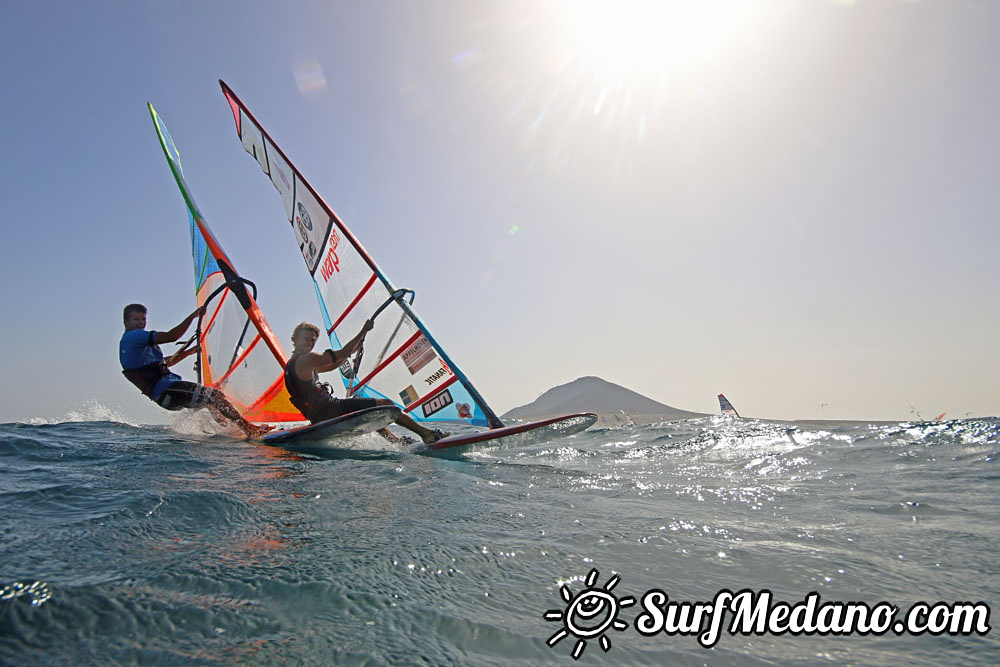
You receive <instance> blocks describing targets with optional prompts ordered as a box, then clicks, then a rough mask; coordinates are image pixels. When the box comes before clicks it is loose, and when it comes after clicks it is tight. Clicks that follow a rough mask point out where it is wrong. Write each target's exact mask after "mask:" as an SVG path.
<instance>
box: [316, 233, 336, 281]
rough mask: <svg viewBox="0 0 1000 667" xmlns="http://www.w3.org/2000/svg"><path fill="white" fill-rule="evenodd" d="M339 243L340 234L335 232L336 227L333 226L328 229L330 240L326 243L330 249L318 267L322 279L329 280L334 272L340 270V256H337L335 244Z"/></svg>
mask: <svg viewBox="0 0 1000 667" xmlns="http://www.w3.org/2000/svg"><path fill="white" fill-rule="evenodd" d="M339 245H340V235H338V234H337V229H336V228H333V229H331V230H330V241H329V243H327V246H328V247H329V248H330V249H329V250H328V251H327V252H326V259H324V260H323V265H322V266H320V267H319V272H320V275H322V276H323V280H324V281H327V282H329V280H330V278H331V277H332V276H333V274H334V273H339V272H340V258H339V257H337V246H339Z"/></svg>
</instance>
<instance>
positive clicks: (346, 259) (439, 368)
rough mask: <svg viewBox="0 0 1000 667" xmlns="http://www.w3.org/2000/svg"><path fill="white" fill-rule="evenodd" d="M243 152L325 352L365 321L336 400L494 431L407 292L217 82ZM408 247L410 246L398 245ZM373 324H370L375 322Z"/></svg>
mask: <svg viewBox="0 0 1000 667" xmlns="http://www.w3.org/2000/svg"><path fill="white" fill-rule="evenodd" d="M219 84H220V85H221V86H222V92H223V93H224V94H225V96H226V99H227V100H228V101H229V105H230V107H231V108H232V111H233V116H234V118H235V120H236V131H237V133H238V134H239V137H240V140H241V141H242V143H243V148H245V149H246V151H247V152H248V153H250V155H252V156H253V157H254V158H255V159H256V160H257V162H258V164H259V165H260V167H261V169H262V170H263V171H264V173H265V174H266V175H267V176H268V177H269V178H270V180H271V183H272V184H273V185H274V187H275V188H276V189H277V190H278V193H279V194H280V195H281V200H282V204H283V206H284V211H285V216H286V218H287V220H288V222H289V223H290V224H291V226H292V230H293V232H294V233H295V241H296V245H297V246H298V248H299V251H300V252H301V253H302V258H303V259H304V260H305V264H306V269H307V270H308V271H309V275H310V276H312V279H313V283H314V285H315V291H316V297H317V299H318V300H319V307H320V313H321V316H322V318H323V323H324V325H325V328H326V332H327V334H328V336H329V337H330V344H331V347H333V348H334V349H340V348H341V347H343V341H347V340H350V339H351V338H353V337H354V336H355V335H356V334H357V333H358V332H359V331H360V330H361V326H362V324H363V323H364V322H365V320H367V319H369V318H374V321H375V327H374V329H373V330H372V331H370V332H369V333H368V335H367V337H366V338H365V343H364V346H365V351H364V354H363V355H362V356H361V358H360V364H359V366H358V368H357V369H355V368H353V367H352V365H351V364H350V363H349V362H345V363H344V365H342V366H341V368H340V372H341V377H342V379H343V385H344V394H345V395H348V396H364V397H369V398H387V399H389V400H391V401H392V402H393V403H395V404H396V405H398V406H399V407H400V408H401V409H402V410H403V411H404V412H406V413H407V414H409V415H410V416H411V417H413V418H414V419H417V420H431V421H437V420H455V421H464V422H466V423H468V424H474V425H478V426H489V427H490V428H500V427H502V426H503V423H502V422H501V421H500V419H499V418H498V417H497V416H496V414H495V413H494V412H493V410H492V409H491V408H490V407H489V406H488V405H487V404H486V401H484V400H483V398H482V396H480V394H479V392H478V391H477V390H476V389H475V388H474V387H473V386H472V383H471V382H469V379H468V378H467V377H466V376H465V374H464V373H463V372H462V371H461V370H460V369H459V368H458V366H457V365H456V364H455V363H454V361H452V359H451V358H450V357H449V356H448V355H447V354H446V353H445V351H444V349H443V348H442V347H441V345H440V344H438V342H437V341H436V340H435V338H434V336H432V335H431V333H430V330H429V329H428V328H427V326H426V324H424V322H423V321H421V319H420V318H419V317H418V316H417V314H416V313H415V312H414V310H413V308H412V307H411V304H412V301H413V292H412V291H409V290H397V289H396V288H395V287H393V285H392V284H391V283H390V282H389V279H388V278H387V277H386V276H385V274H384V273H383V272H382V270H381V269H380V268H379V267H378V266H377V265H376V264H375V261H374V260H373V259H372V257H371V256H370V255H369V254H368V252H367V251H366V250H365V248H364V247H363V246H362V245H361V243H360V242H359V241H358V239H357V238H356V237H355V236H354V234H353V233H352V232H351V231H350V230H349V229H348V228H347V226H346V225H345V224H344V222H343V221H342V220H341V219H340V218H339V217H338V216H337V214H336V213H334V211H333V209H331V208H330V206H329V205H327V203H326V202H324V201H323V199H322V198H321V197H320V196H319V195H318V194H317V193H316V190H315V189H313V187H312V186H311V185H309V183H307V182H306V180H305V179H304V178H303V177H302V174H301V173H300V172H299V171H298V170H297V169H296V168H295V167H294V166H293V165H292V163H291V161H290V160H289V159H288V158H287V157H286V156H285V154H284V153H283V152H282V151H281V149H279V148H278V147H277V145H276V144H275V143H274V141H273V140H272V139H271V137H270V136H269V135H268V134H267V132H265V131H264V129H263V128H262V127H261V126H260V124H259V123H258V122H257V120H256V119H255V118H254V117H253V115H252V114H251V113H250V111H249V109H248V108H247V107H246V105H245V104H243V103H242V102H241V101H240V100H239V98H237V97H236V94H235V93H234V92H233V91H232V89H230V88H229V86H227V85H226V84H225V83H224V82H222V81H220V82H219ZM400 241H401V242H402V243H409V242H410V241H411V239H410V238H406V239H400ZM379 313H382V314H381V315H380V316H378V317H376V315H379Z"/></svg>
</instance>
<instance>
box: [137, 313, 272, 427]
mask: <svg viewBox="0 0 1000 667" xmlns="http://www.w3.org/2000/svg"><path fill="white" fill-rule="evenodd" d="M203 310H204V306H202V307H201V308H198V309H197V310H195V311H194V312H193V313H191V314H190V315H188V316H187V317H185V318H184V321H182V322H181V323H180V324H178V325H177V326H175V327H174V328H173V329H171V330H170V331H146V307H145V306H143V305H142V304H139V303H132V304H129V305H127V306H125V310H124V313H123V318H124V320H125V333H124V334H122V339H121V343H120V345H119V350H118V353H119V357H120V359H121V364H122V374H123V375H125V377H126V378H127V379H128V380H129V382H131V383H132V384H134V385H135V386H136V387H138V388H139V391H141V392H142V393H143V394H145V395H146V396H148V397H149V398H150V399H152V401H153V402H154V403H156V404H157V405H159V406H160V407H163V408H166V409H167V410H181V409H183V408H201V407H205V408H208V409H209V411H210V412H211V413H212V416H213V417H215V419H216V420H217V421H219V422H222V423H225V422H234V423H235V424H236V425H237V426H239V428H240V430H242V431H243V432H244V433H246V434H247V437H250V438H259V437H260V436H261V434H263V433H266V432H267V431H270V430H271V429H272V428H273V427H268V426H257V425H256V424H254V423H251V422H249V421H247V420H246V419H244V418H243V415H241V414H240V413H239V410H237V409H236V407H235V406H233V404H232V403H230V402H229V400H228V399H226V397H225V396H224V395H223V393H222V392H221V391H219V390H218V389H214V388H212V387H206V386H204V385H201V384H198V383H196V382H188V381H186V380H184V379H182V378H181V376H179V375H176V374H175V373H171V372H170V370H169V369H168V366H172V365H174V364H176V363H177V362H179V361H180V360H181V359H184V358H185V357H187V356H189V355H191V354H194V353H195V352H197V351H198V348H197V347H194V348H190V349H182V350H181V351H180V352H178V353H176V354H173V355H171V356H169V357H167V358H166V359H164V357H163V352H161V351H160V343H173V342H174V341H176V340H179V339H180V337H181V336H183V335H184V332H186V331H187V330H188V327H190V326H191V322H193V321H194V319H195V318H196V317H198V316H199V315H200V314H201V313H202V311H203Z"/></svg>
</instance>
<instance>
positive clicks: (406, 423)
mask: <svg viewBox="0 0 1000 667" xmlns="http://www.w3.org/2000/svg"><path fill="white" fill-rule="evenodd" d="M375 403H376V404H377V405H392V404H393V403H392V401H390V400H389V399H387V398H380V399H378V400H376V401H375ZM394 423H396V424H398V425H400V426H402V427H403V428H405V429H406V430H408V431H412V432H414V433H416V434H417V435H418V436H419V437H420V439H421V440H422V441H423V442H424V443H425V444H430V443H432V442H435V441H437V440H440V439H441V438H444V437H447V436H449V435H451V434H450V433H445V432H444V431H440V430H438V429H431V428H427V427H426V426H421V425H420V424H418V423H417V422H416V421H415V420H414V419H413V417H411V416H410V415H408V414H406V413H405V412H404V413H403V414H401V415H400V416H399V417H398V418H397V419H396V421H395V422H394Z"/></svg>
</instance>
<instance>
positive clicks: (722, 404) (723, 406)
mask: <svg viewBox="0 0 1000 667" xmlns="http://www.w3.org/2000/svg"><path fill="white" fill-rule="evenodd" d="M719 410H721V411H722V414H723V415H725V416H734V417H739V416H740V413H738V412H736V408H734V407H733V404H732V403H730V402H729V399H728V398H726V397H725V396H723V395H722V394H719Z"/></svg>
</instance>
